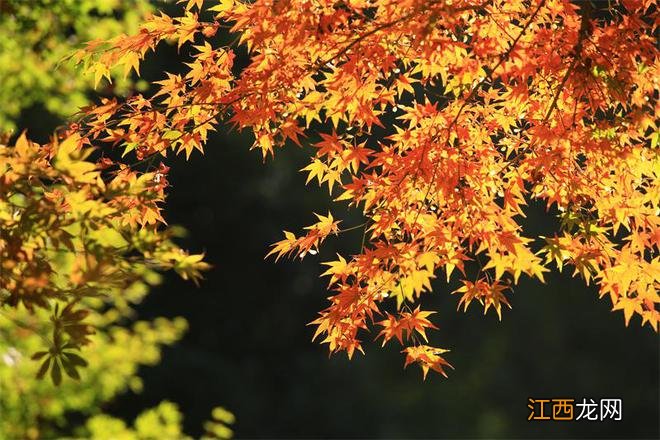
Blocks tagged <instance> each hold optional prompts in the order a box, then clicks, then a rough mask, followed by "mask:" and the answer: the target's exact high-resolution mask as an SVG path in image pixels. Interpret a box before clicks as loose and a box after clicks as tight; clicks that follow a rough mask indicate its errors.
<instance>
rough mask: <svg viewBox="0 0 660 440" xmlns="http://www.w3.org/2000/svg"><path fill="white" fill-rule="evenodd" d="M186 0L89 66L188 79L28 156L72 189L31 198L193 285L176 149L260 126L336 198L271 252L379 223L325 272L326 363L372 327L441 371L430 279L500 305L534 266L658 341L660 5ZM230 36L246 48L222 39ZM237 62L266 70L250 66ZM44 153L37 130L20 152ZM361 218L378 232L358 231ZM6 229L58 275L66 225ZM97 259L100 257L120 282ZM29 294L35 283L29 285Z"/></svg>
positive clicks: (107, 108) (22, 260) (295, 250)
mask: <svg viewBox="0 0 660 440" xmlns="http://www.w3.org/2000/svg"><path fill="white" fill-rule="evenodd" d="M182 3H184V5H185V13H184V14H183V15H181V16H175V17H170V16H168V15H166V14H164V13H162V12H161V13H157V14H155V15H153V16H152V17H151V18H150V19H149V20H147V21H145V22H144V23H143V24H142V25H141V27H140V29H139V31H138V32H137V33H135V34H133V35H119V36H117V37H115V38H112V39H110V40H94V41H91V42H89V43H87V45H86V47H85V48H84V49H82V50H81V51H79V52H77V53H75V54H73V55H72V57H71V59H72V60H73V61H74V62H77V63H78V64H80V66H81V68H82V69H84V70H85V71H86V72H88V73H89V74H90V75H91V76H92V77H93V78H94V81H95V83H96V84H101V83H103V82H106V81H109V80H110V79H111V75H110V72H111V71H112V70H113V69H120V70H123V71H124V73H125V74H126V75H129V74H132V72H134V73H135V74H139V70H140V63H141V61H142V60H143V59H144V57H145V56H146V55H147V54H148V53H149V52H150V51H153V50H157V46H158V45H159V44H160V43H161V42H172V43H173V44H175V45H176V46H177V48H178V50H179V53H180V56H181V59H182V63H185V68H184V70H185V73H184V74H171V73H166V72H165V73H164V74H163V77H162V79H161V80H159V81H155V82H154V83H153V84H152V86H153V87H152V92H151V93H149V94H145V95H142V94H135V95H133V96H131V97H129V98H127V99H126V100H122V101H119V100H116V99H102V100H100V102H99V104H98V105H96V106H93V107H88V108H85V109H83V110H82V111H81V114H80V117H79V118H78V119H77V120H76V121H75V122H73V123H72V124H71V125H70V126H69V127H68V128H67V129H66V130H63V131H61V132H60V133H58V134H57V136H56V138H55V139H54V140H53V142H52V143H50V144H49V145H47V146H44V147H41V148H38V149H33V151H34V153H31V154H40V155H41V156H39V160H40V161H41V162H36V163H43V164H50V163H52V164H53V166H54V168H55V169H56V170H60V172H61V173H62V174H61V175H56V174H51V175H44V176H43V177H44V178H47V179H49V180H51V181H58V182H62V184H63V185H64V187H65V189H66V191H64V192H62V191H60V193H53V192H52V191H49V192H48V193H44V196H43V199H40V200H42V202H41V204H40V205H39V207H38V208H34V209H42V210H55V209H57V210H59V211H57V212H58V214H57V215H56V216H54V217H53V218H55V219H56V220H54V221H56V222H57V221H61V220H58V219H61V218H68V216H69V215H70V214H68V212H72V213H79V214H77V215H81V216H82V217H83V218H84V219H85V220H86V221H87V219H88V217H89V216H86V215H83V214H84V213H85V212H90V213H91V215H98V216H99V217H102V218H103V219H104V221H103V222H100V220H99V222H100V224H102V225H103V227H106V228H110V229H112V230H114V231H116V232H117V233H118V234H119V235H120V236H121V237H123V239H122V243H121V246H119V245H116V244H115V243H97V245H98V246H101V247H103V246H106V247H108V246H110V247H115V250H114V251H113V252H112V253H111V254H112V255H115V256H116V255H123V256H125V257H126V258H133V257H134V256H135V253H136V252H137V253H138V255H137V256H138V257H139V258H146V260H145V261H147V262H149V263H151V262H152V257H154V258H155V262H156V263H157V264H158V265H160V267H163V268H168V267H169V268H174V269H178V270H179V271H180V272H181V273H182V274H183V275H185V276H188V277H192V278H195V277H197V275H198V274H199V270H201V269H206V266H204V264H203V262H202V261H201V258H200V257H201V256H194V255H188V254H186V253H183V251H179V250H174V249H173V248H170V247H169V246H170V244H168V243H169V241H167V237H166V236H163V235H162V234H163V232H159V231H161V229H162V223H164V221H163V217H162V215H161V210H162V209H163V201H164V198H165V192H166V189H167V180H166V176H167V171H168V167H167V165H166V163H167V158H168V156H171V155H172V154H181V153H185V155H186V157H189V156H191V154H192V153H193V152H194V151H196V150H197V151H199V152H200V153H201V152H203V149H204V146H205V144H206V141H207V139H208V136H209V132H210V131H213V130H215V129H217V127H218V126H219V125H220V124H229V125H230V126H233V127H235V128H237V129H240V130H249V131H251V132H252V133H254V138H255V141H254V145H253V146H254V148H255V149H258V150H260V151H261V153H262V155H263V158H264V160H267V159H269V158H270V157H271V156H275V155H276V151H277V150H278V149H279V148H282V147H284V146H292V147H294V148H295V145H301V144H303V143H307V144H311V145H313V146H314V147H315V151H316V152H315V154H314V155H313V156H312V157H310V163H309V165H308V166H306V167H305V168H304V169H303V170H302V171H303V172H305V173H306V175H307V181H308V182H312V181H315V182H318V183H319V184H320V185H323V186H325V187H327V189H328V191H329V192H330V194H331V195H332V197H333V198H334V203H333V206H332V207H328V208H327V209H323V211H322V212H323V214H316V219H315V221H314V223H313V224H311V225H310V226H307V227H305V228H304V229H303V230H302V232H300V233H292V232H285V233H284V238H283V240H281V241H279V242H277V243H275V244H274V246H273V248H272V250H271V252H270V254H269V255H273V256H274V257H275V259H278V258H280V257H283V256H294V257H300V258H304V257H305V256H307V255H310V254H316V253H318V251H319V248H320V246H321V245H322V243H323V242H324V241H325V240H326V239H330V238H331V237H332V236H333V235H336V234H339V233H341V232H343V231H347V230H353V229H358V228H359V229H361V230H363V240H362V244H361V246H360V250H359V252H357V253H355V254H353V255H337V257H336V259H334V260H333V261H329V262H327V263H323V264H324V267H325V272H324V276H327V279H328V283H329V291H330V297H329V298H328V299H329V305H328V307H327V308H326V309H324V310H322V311H321V312H320V315H319V316H318V317H317V319H315V320H314V321H313V324H314V325H315V326H316V334H315V337H319V338H320V340H321V341H322V342H323V343H327V344H328V346H329V349H330V351H331V352H337V351H346V352H347V354H348V356H349V357H350V356H352V355H353V353H354V351H355V350H360V351H362V345H363V338H364V337H365V336H368V335H369V333H368V332H367V331H368V330H372V331H371V335H375V336H376V338H377V339H378V340H379V341H380V340H382V343H383V344H385V343H387V342H388V341H390V340H392V339H394V340H396V341H398V342H399V343H401V344H402V345H403V352H404V353H405V365H409V364H413V363H415V364H418V365H419V366H420V367H421V368H422V370H423V372H424V375H425V376H426V373H427V372H428V370H434V371H437V372H439V373H441V374H445V373H446V371H445V370H446V369H447V368H448V367H450V364H449V362H448V361H447V360H446V358H445V354H444V353H445V352H446V351H447V350H445V349H443V348H439V347H432V346H430V345H429V343H428V342H427V338H426V330H428V329H432V328H435V327H436V326H435V324H434V323H432V321H431V319H432V314H433V311H429V310H423V309H422V307H421V304H420V300H421V299H422V296H423V295H422V294H423V293H424V294H427V293H428V292H429V291H430V290H431V280H432V279H434V278H435V277H437V276H440V277H442V278H446V279H447V280H449V279H450V278H452V277H455V278H456V279H457V280H458V281H459V282H460V285H461V287H459V288H458V289H457V290H456V291H455V292H437V293H438V294H441V293H455V294H457V295H458V296H457V297H456V298H457V305H458V307H459V308H461V309H467V308H468V307H469V306H470V304H472V303H473V302H479V303H480V304H481V305H482V306H483V307H484V310H485V311H488V310H490V309H492V310H493V311H494V312H495V313H497V314H498V316H501V313H502V308H503V306H507V307H510V305H509V302H510V301H509V299H508V297H507V294H508V293H509V292H510V291H511V290H512V289H513V288H514V286H515V285H516V284H517V283H518V281H519V279H520V277H521V276H528V277H532V278H536V279H538V280H540V281H543V280H544V273H546V272H548V271H549V270H551V269H552V268H554V267H556V268H557V269H558V270H563V269H564V268H565V267H566V268H568V269H569V270H571V271H573V273H574V274H575V275H576V276H580V277H582V278H583V279H584V281H585V282H586V283H587V284H589V283H594V284H595V285H597V286H598V289H599V295H600V297H604V298H605V299H606V300H608V301H610V302H611V303H612V307H613V310H621V311H623V316H624V318H625V323H626V325H627V324H628V323H629V322H630V320H631V319H632V318H633V316H637V317H638V318H639V320H640V321H641V323H642V325H645V324H648V325H649V326H650V327H651V328H652V329H654V330H655V331H657V330H658V321H659V320H660V314H659V311H658V303H660V297H658V294H657V288H658V286H659V283H660V257H659V256H658V250H659V247H660V221H659V220H658V218H659V217H658V214H659V212H660V211H658V210H659V209H660V206H659V204H660V192H659V191H660V185H659V183H658V175H659V174H660V160H659V158H658V141H659V137H660V134H659V132H658V127H657V118H656V109H657V105H658V104H657V98H658V78H659V75H658V59H657V55H658V49H657V47H656V44H655V39H654V35H655V32H656V29H657V22H658V18H657V7H656V6H655V2H653V1H651V0H622V1H619V2H616V1H612V2H571V1H568V0H531V1H523V2H509V1H504V0H484V1H459V0H453V1H452V0H444V1H441V0H437V1H427V0H404V1H391V0H343V1H342V0H339V1H336V0H333V1H329V0H328V1H325V0H271V1H259V0H258V1H255V2H241V1H237V0H207V1H204V0H185V1H182ZM220 34H228V35H230V36H231V37H232V43H231V44H229V45H221V44H218V42H217V41H218V39H217V38H216V35H220ZM242 51H245V52H247V65H238V64H237V63H235V60H236V58H237V53H241V52H242ZM30 145H31V144H30V143H29V141H27V140H26V139H22V140H20V141H19V144H18V146H17V147H16V148H13V149H11V148H10V149H9V151H17V152H18V151H30V150H29V146H30ZM114 150H117V151H118V152H119V153H120V154H121V159H113V157H117V156H118V155H112V154H110V152H112V151H114ZM5 151H7V150H6V149H5ZM0 152H2V150H0ZM17 154H19V155H20V154H27V153H17ZM64 158H65V159H64ZM90 158H94V159H90ZM1 160H2V155H0V170H2V173H3V177H2V178H0V179H4V180H0V182H2V183H3V186H2V187H1V188H4V189H3V191H4V193H0V194H2V195H3V200H5V199H7V200H9V198H10V197H17V196H16V195H15V194H16V192H17V191H16V189H15V186H14V185H15V184H14V182H15V179H14V180H12V179H13V177H12V176H14V175H15V174H16V171H15V165H12V163H11V161H12V160H13V161H14V162H16V161H18V162H19V163H20V162H21V161H23V160H25V159H21V158H13V159H10V162H9V165H7V163H8V162H7V160H6V159H5V161H4V162H2V161H1ZM74 160H83V162H81V163H80V164H78V163H77V162H72V161H74ZM275 160H277V159H275ZM30 162H32V161H30ZM3 163H4V164H5V165H4V168H3ZM69 164H75V165H69ZM33 166H36V165H33ZM47 166H48V165H43V168H44V169H46V168H47ZM191 166H194V164H192V165H191ZM219 166H221V165H219ZM58 167H59V168H58ZM26 174H27V175H30V173H29V172H26ZM82 188H87V189H85V190H83V189H82ZM46 196H47V197H46ZM36 197H40V196H36ZM19 198H20V197H19ZM532 201H541V202H543V203H544V204H545V205H546V206H547V210H548V215H557V216H558V218H559V221H558V222H557V224H558V228H557V230H556V231H555V233H554V234H553V235H552V236H547V237H541V236H529V234H526V232H525V231H524V230H523V228H522V227H521V224H520V223H521V218H523V217H524V216H525V210H526V207H527V205H528V204H529V203H530V202H532ZM5 203H6V202H5ZM21 203H24V202H21ZM15 206H18V207H15ZM65 206H68V207H67V208H65ZM83 206H84V208H83ZM1 207H2V206H0V208H1ZM347 208H350V209H358V210H360V212H361V213H362V214H363V216H364V223H362V224H358V225H352V224H343V223H341V222H340V220H338V218H341V213H342V212H344V211H345V210H346V209H347ZM12 209H14V210H17V211H16V212H18V214H12V215H9V216H7V215H6V216H5V217H0V221H4V222H11V221H15V218H16V216H18V218H21V215H23V212H24V211H21V210H22V209H26V208H25V207H21V206H20V205H17V204H14V205H12ZM104 210H108V211H107V213H106V211H104ZM8 212H9V211H8ZM12 212H14V211H12ZM37 212H39V211H37ZM12 219H13V220H12ZM124 228H126V229H124ZM3 229H4V225H3ZM10 235H11V236H10V237H9V238H4V237H2V238H0V252H2V253H3V254H2V256H3V258H4V259H5V260H7V261H16V262H17V263H16V264H23V265H27V267H30V265H31V264H37V263H36V262H39V264H48V261H47V260H48V258H47V257H46V256H45V254H44V251H43V247H44V243H51V242H52V240H53V239H56V240H58V241H59V243H60V245H61V246H62V245H64V246H66V245H67V242H66V234H63V233H62V234H60V236H59V238H58V237H55V238H53V237H52V236H47V237H44V238H43V243H42V242H38V243H37V244H36V245H34V246H32V247H31V248H30V249H31V250H32V251H31V252H29V253H25V252H24V250H22V249H21V247H20V245H19V246H18V247H17V246H16V245H10V240H12V239H14V238H13V237H14V236H15V234H13V235H12V234H10ZM127 237H130V238H127ZM118 238H119V237H118ZM81 240H82V241H83V242H85V241H84V239H81ZM124 242H125V243H124ZM11 243H13V242H11ZM119 248H121V250H120V249H119ZM172 252H174V254H171V253H172ZM44 261H45V263H44ZM467 262H473V264H470V265H468V264H467ZM85 264H87V266H84V265H85ZM102 264H103V260H98V259H97V260H95V261H94V262H93V264H92V265H91V266H90V265H89V263H88V262H85V263H81V267H88V268H90V269H87V270H95V271H96V272H95V273H98V274H99V276H105V275H104V272H103V270H102V269H103V267H104V266H102ZM115 265H116V264H115V263H114V262H113V263H111V264H109V265H108V267H109V268H110V267H115ZM472 266H474V267H475V268H476V269H475V270H471V267H472ZM107 270H110V273H111V272H112V270H114V269H107ZM220 270H221V269H220ZM42 273H43V271H37V272H36V275H34V277H28V278H25V277H24V276H22V275H18V273H16V274H14V275H12V272H9V276H8V277H9V278H8V280H3V282H4V283H14V284H9V286H10V287H9V288H6V287H5V290H7V291H8V292H9V293H8V295H9V298H10V299H11V301H9V302H10V303H11V302H12V301H13V303H15V302H17V301H22V302H27V303H30V304H34V305H43V304H42V303H43V302H44V301H46V300H47V298H49V297H50V298H52V299H54V300H56V301H61V300H62V299H69V300H70V299H72V296H71V295H72V294H71V293H70V292H69V290H70V289H69V290H65V289H64V288H62V287H60V286H59V285H58V286H55V287H54V284H53V283H54V281H53V278H52V277H50V278H49V277H45V278H44V277H43V276H42V275H40V274H42ZM4 276H5V277H6V276H7V275H4ZM74 276H77V277H80V276H83V275H75V274H72V275H71V279H69V280H64V281H62V282H64V283H65V284H66V283H74V285H78V284H75V283H76V282H78V281H79V280H80V279H79V278H76V279H74V278H73V277H74ZM33 278H34V279H33ZM19 280H20V281H19ZM77 280H78V281H77ZM19 284H20V285H21V286H24V285H26V284H27V285H29V287H30V289H29V290H25V289H23V290H20V289H18V288H16V287H12V286H14V285H16V286H18V285H19ZM91 290H93V288H92V289H91ZM87 294H90V293H88V292H87V291H82V292H77V293H76V295H78V296H85V295H87Z"/></svg>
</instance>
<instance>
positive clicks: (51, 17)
mask: <svg viewBox="0 0 660 440" xmlns="http://www.w3.org/2000/svg"><path fill="white" fill-rule="evenodd" d="M150 11H153V7H152V6H151V4H150V2H149V0H75V1H72V0H65V1H60V0H30V1H29V2H27V1H24V0H2V1H0V78H2V80H0V102H2V106H1V107H0V131H6V130H10V129H16V123H17V119H18V118H19V116H20V114H21V111H22V110H24V109H27V108H29V107H31V106H35V105H41V106H43V107H44V108H45V109H47V110H48V111H50V112H51V113H53V114H54V115H57V116H63V117H70V116H71V115H73V114H74V113H75V112H76V109H77V108H78V107H82V106H84V105H86V104H87V102H88V97H87V96H86V92H88V91H89V90H90V89H91V87H92V81H91V80H90V78H85V77H83V76H82V75H80V74H79V72H77V71H76V69H75V68H74V66H72V65H71V64H70V63H63V62H62V60H63V59H64V58H65V57H67V56H68V55H70V53H71V50H72V48H73V47H76V46H78V45H80V44H81V43H83V42H85V41H89V40H93V39H98V38H110V37H111V36H113V35H116V34H117V33H120V32H134V31H135V30H137V28H138V26H139V24H140V22H141V21H142V20H143V19H144V17H145V16H146V15H147V13H149V12H150ZM117 80H118V81H117V82H115V84H114V85H113V87H112V92H113V93H116V94H127V93H129V91H130V90H132V89H133V88H134V87H135V86H136V84H134V83H133V82H132V81H130V78H129V79H123V78H120V77H117Z"/></svg>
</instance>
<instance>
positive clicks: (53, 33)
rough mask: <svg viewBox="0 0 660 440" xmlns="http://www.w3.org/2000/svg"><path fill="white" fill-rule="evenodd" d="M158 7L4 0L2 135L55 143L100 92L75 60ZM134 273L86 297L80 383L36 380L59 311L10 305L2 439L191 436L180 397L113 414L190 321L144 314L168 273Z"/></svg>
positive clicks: (218, 428) (5, 326)
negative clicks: (107, 410)
mask: <svg viewBox="0 0 660 440" xmlns="http://www.w3.org/2000/svg"><path fill="white" fill-rule="evenodd" d="M152 10H153V7H152V5H151V4H150V3H149V1H148V0H130V1H126V0H34V1H32V0H31V1H24V0H0V133H2V132H9V131H12V130H13V129H18V130H15V131H14V135H17V134H18V132H20V131H22V130H27V131H28V133H30V135H31V134H32V132H36V136H37V137H39V136H41V139H40V140H42V141H45V140H46V138H47V137H48V135H49V134H50V133H51V132H52V131H53V130H54V129H55V128H56V126H57V125H59V124H60V123H63V122H64V120H65V118H66V117H68V116H70V115H72V114H74V113H76V111H77V109H78V107H80V106H83V105H86V104H88V103H89V100H88V96H91V93H92V92H91V91H90V87H91V81H90V79H89V78H84V77H82V76H81V75H80V74H79V72H78V71H77V70H76V69H75V68H74V67H73V66H72V63H69V62H67V61H66V57H67V56H68V55H70V53H71V52H72V51H73V50H74V49H75V48H77V47H79V46H80V45H81V44H82V43H84V42H85V41H88V40H91V39H96V38H111V37H113V36H114V35H117V34H119V33H121V32H127V33H130V32H134V31H135V29H137V26H138V24H139V23H140V22H141V20H142V18H143V17H144V16H145V15H146V14H147V13H148V12H150V11H152ZM139 86H140V81H139V80H137V79H136V80H135V81H133V80H132V79H130V78H129V79H127V80H122V79H121V78H118V82H117V83H115V84H114V85H113V86H112V88H111V89H106V90H103V91H102V92H103V93H104V94H118V95H123V94H126V93H130V92H131V91H132V90H134V89H135V88H139ZM0 211H2V210H0ZM1 213H2V212H0V214H1ZM179 230H180V228H179ZM179 230H177V231H178V232H176V231H175V235H177V234H180V231H179ZM26 233H27V231H26ZM108 238H109V237H106V240H107V239H108ZM56 254H57V257H56V258H53V259H52V261H50V264H51V267H52V268H53V270H54V272H55V273H56V276H57V275H63V276H66V275H68V274H70V273H72V271H73V270H74V267H73V266H74V261H75V260H76V258H75V257H76V255H75V254H74V252H73V250H68V249H66V248H62V249H60V250H58V251H56ZM2 267H4V266H2V265H0V270H3V269H2ZM131 270H132V271H134V272H135V273H134V275H136V277H135V281H134V282H132V283H131V284H130V287H129V288H128V289H123V288H119V287H117V284H113V283H110V282H108V283H106V284H103V283H101V284H99V283H97V284H96V288H98V290H99V291H102V292H103V296H99V297H98V298H87V299H85V300H84V301H85V305H86V306H88V307H90V308H91V309H93V310H95V311H96V312H97V313H94V314H92V315H91V316H90V317H89V319H88V322H86V323H89V324H92V325H93V326H94V327H95V329H96V333H95V334H94V335H92V336H90V339H91V340H92V342H91V344H90V345H88V346H87V347H86V348H85V349H84V350H83V353H82V355H83V356H84V359H85V360H79V362H80V363H84V362H85V361H86V362H87V363H88V366H87V367H85V368H81V369H80V370H79V373H80V374H81V376H82V378H81V380H80V381H75V380H71V379H69V378H65V379H64V381H63V383H62V385H61V386H59V387H56V386H55V385H53V383H52V381H50V380H48V379H45V380H37V379H36V376H37V371H38V370H39V367H40V365H41V363H42V362H41V361H40V362H36V361H34V360H31V359H30V356H31V355H32V354H33V353H35V352H39V351H41V350H43V349H44V347H49V346H51V345H52V344H51V342H50V341H49V337H50V330H51V323H50V322H49V321H50V312H49V311H46V310H44V309H36V314H33V313H30V312H29V311H28V310H27V309H26V308H25V307H24V306H19V307H17V308H12V307H3V308H1V309H0V421H1V423H0V439H33V438H55V437H59V436H62V435H75V436H83V437H92V438H97V439H106V438H107V439H138V438H139V439H144V438H182V437H183V436H184V434H183V431H182V420H183V416H182V414H181V412H180V411H179V409H178V407H177V405H176V404H174V403H171V402H167V401H163V402H161V403H158V404H157V406H154V407H153V408H150V409H148V408H144V409H141V411H136V413H134V414H132V415H131V416H130V417H125V418H126V419H127V420H132V419H133V417H134V416H135V414H138V413H139V415H138V416H137V418H135V421H134V422H133V423H132V424H131V423H126V422H125V421H124V420H121V419H118V418H114V417H112V416H110V415H107V414H104V413H103V409H104V407H105V406H106V405H107V403H108V402H110V401H112V400H113V399H114V398H115V397H116V396H117V395H119V394H121V393H125V392H126V391H129V390H130V391H131V392H133V393H137V392H140V391H141V389H142V381H141V379H140V377H139V375H138V370H139V367H140V366H142V365H154V364H157V363H158V362H159V361H160V356H161V349H162V347H163V346H164V345H170V344H173V343H174V342H176V341H177V340H179V339H180V338H181V336H182V334H183V333H184V331H185V330H186V328H187V322H186V320H185V319H184V318H181V317H174V318H172V319H165V318H161V317H156V318H154V319H152V320H151V321H141V320H137V315H136V313H135V310H134V305H135V304H137V303H139V302H141V301H142V300H143V298H144V297H145V295H147V294H148V292H149V289H150V287H151V286H154V285H156V284H158V283H160V280H161V278H160V275H159V274H158V273H156V272H154V271H152V270H149V269H148V268H146V267H145V266H144V265H134V266H133V267H132V268H131ZM2 287H3V286H0V294H2V293H3V291H4V289H2ZM4 292H6V291H4ZM77 359H80V358H77ZM42 361H43V359H42ZM78 365H80V364H78ZM53 370H54V368H53ZM58 371H59V368H58ZM74 373H75V371H74ZM208 413H210V410H209V411H208V412H207V415H208ZM227 414H228V415H227ZM218 415H219V416H220V418H218ZM232 417H233V416H232V415H231V414H230V413H228V412H226V411H225V410H223V409H222V408H216V409H215V410H214V412H213V414H212V420H210V421H207V422H206V423H205V425H204V427H205V430H206V434H207V435H209V436H214V437H217V438H228V437H230V436H231V430H230V428H229V427H228V426H227V424H228V423H230V422H232V421H233V419H232ZM207 418H208V417H207ZM200 426H201V423H200Z"/></svg>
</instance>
